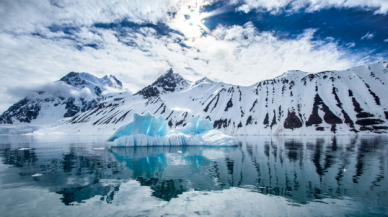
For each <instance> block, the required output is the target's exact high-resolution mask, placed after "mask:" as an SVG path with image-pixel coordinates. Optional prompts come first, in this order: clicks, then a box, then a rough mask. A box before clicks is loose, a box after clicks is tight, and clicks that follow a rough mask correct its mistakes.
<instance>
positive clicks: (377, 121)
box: [3, 61, 388, 135]
mask: <svg viewBox="0 0 388 217" xmlns="http://www.w3.org/2000/svg"><path fill="white" fill-rule="evenodd" d="M387 73H388V64H387V62H386V61H384V62H379V63H376V64H371V65H364V66H358V67H354V68H351V69H348V70H344V71H325V72H320V73H307V72H302V71H288V72H286V73H284V74H283V75H281V76H279V77H276V78H274V79H269V80H265V81H261V82H258V83H256V84H254V85H251V86H238V85H232V84H225V83H222V82H214V81H211V80H209V79H207V78H203V79H201V80H199V81H197V82H190V81H187V80H185V79H184V78H183V77H182V76H180V75H179V74H176V73H174V72H173V71H172V70H169V71H168V72H167V73H165V74H164V75H162V76H160V77H159V78H158V79H157V80H156V81H155V82H154V83H153V84H152V85H150V86H147V87H145V88H144V89H142V90H140V91H139V92H138V93H136V94H134V95H129V94H119V93H118V94H113V93H112V94H110V96H109V97H105V98H103V100H101V101H99V102H98V105H97V106H96V107H95V108H92V109H89V110H86V109H85V110H86V111H85V112H78V113H77V114H76V115H75V116H74V117H73V118H71V120H69V121H68V122H67V123H64V124H61V125H59V126H56V127H52V128H48V129H44V130H41V131H39V132H37V133H52V132H58V131H60V132H63V133H68V134H106V135H110V134H112V133H113V132H114V130H116V129H117V128H118V127H120V126H121V125H123V124H125V123H128V122H131V121H132V119H133V114H134V113H140V114H143V113H145V112H150V113H151V114H153V115H158V116H163V117H165V118H166V120H167V121H168V125H169V127H170V128H177V127H182V126H185V125H186V124H187V123H188V121H189V120H190V118H192V117H194V116H196V115H199V116H200V117H201V118H207V119H209V120H211V121H213V122H214V127H215V128H216V129H219V130H221V131H223V132H224V133H226V134H231V135H236V134H272V135H283V134H296V135H310V134H333V133H336V134H349V133H352V134H353V133H387V132H388V121H387V119H388V97H386V96H385V94H386V93H388V85H387V84H388V74H387ZM3 116H4V115H3Z"/></svg>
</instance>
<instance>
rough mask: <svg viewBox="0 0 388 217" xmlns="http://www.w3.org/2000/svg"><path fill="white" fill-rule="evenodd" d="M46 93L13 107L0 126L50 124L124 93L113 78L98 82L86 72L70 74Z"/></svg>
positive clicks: (102, 79) (35, 93)
mask: <svg viewBox="0 0 388 217" xmlns="http://www.w3.org/2000/svg"><path fill="white" fill-rule="evenodd" d="M43 89H44V90H40V91H37V92H33V93H31V94H30V95H29V96H27V97H25V98H24V99H22V100H20V101H19V102H17V103H16V104H14V105H12V106H11V107H10V108H9V109H8V110H7V111H5V112H4V113H3V114H2V115H1V116H0V123H1V124H18V123H32V124H49V123H52V122H55V121H57V120H60V119H62V118H68V117H73V116H74V115H76V114H78V113H81V112H85V111H88V110H90V109H93V108H95V107H96V106H97V105H98V104H99V102H100V101H101V100H103V99H105V97H106V96H104V95H103V92H111V91H113V92H117V91H121V92H122V91H124V90H123V87H122V83H121V82H120V81H119V80H117V79H116V78H115V77H114V76H112V75H110V76H105V77H103V78H97V77H95V76H93V75H90V74H88V73H84V72H82V73H77V72H70V73H69V74H67V75H66V76H64V77H63V78H61V79H60V80H59V81H56V82H54V83H53V84H50V85H48V86H45V87H43Z"/></svg>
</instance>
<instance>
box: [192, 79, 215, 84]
mask: <svg viewBox="0 0 388 217" xmlns="http://www.w3.org/2000/svg"><path fill="white" fill-rule="evenodd" d="M201 83H208V84H213V83H214V81H212V80H210V79H209V78H207V77H203V78H201V79H199V80H198V81H196V82H195V83H194V86H196V85H198V84H201Z"/></svg>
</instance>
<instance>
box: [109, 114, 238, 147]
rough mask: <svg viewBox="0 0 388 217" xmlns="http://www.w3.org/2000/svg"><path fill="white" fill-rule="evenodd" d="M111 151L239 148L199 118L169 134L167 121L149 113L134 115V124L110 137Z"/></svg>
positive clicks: (125, 126)
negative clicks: (171, 148)
mask: <svg viewBox="0 0 388 217" xmlns="http://www.w3.org/2000/svg"><path fill="white" fill-rule="evenodd" d="M108 141H110V142H114V145H112V147H126V146H183V145H194V146H237V145H238V143H237V140H236V139H235V138H234V137H232V136H228V135H225V134H224V133H222V132H220V131H218V130H214V129H213V123H212V122H211V121H210V120H207V119H201V120H200V119H199V116H196V117H194V118H192V119H191V120H190V123H189V124H187V125H186V126H184V127H182V128H178V129H173V130H168V125H167V122H166V120H165V119H164V118H163V117H162V116H159V117H156V116H153V115H151V114H150V113H149V112H147V113H145V114H144V115H141V114H138V113H134V115H133V121H132V122H130V123H128V124H125V125H123V126H121V127H120V128H119V129H117V130H116V132H115V133H114V134H113V135H112V136H110V137H109V139H108Z"/></svg>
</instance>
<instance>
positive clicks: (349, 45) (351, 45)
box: [346, 42, 356, 48]
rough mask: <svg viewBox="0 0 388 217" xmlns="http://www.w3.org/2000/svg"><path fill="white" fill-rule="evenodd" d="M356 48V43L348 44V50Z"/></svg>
mask: <svg viewBox="0 0 388 217" xmlns="http://www.w3.org/2000/svg"><path fill="white" fill-rule="evenodd" d="M355 46H356V43H354V42H350V43H347V44H346V47H348V48H352V47H355Z"/></svg>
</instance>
